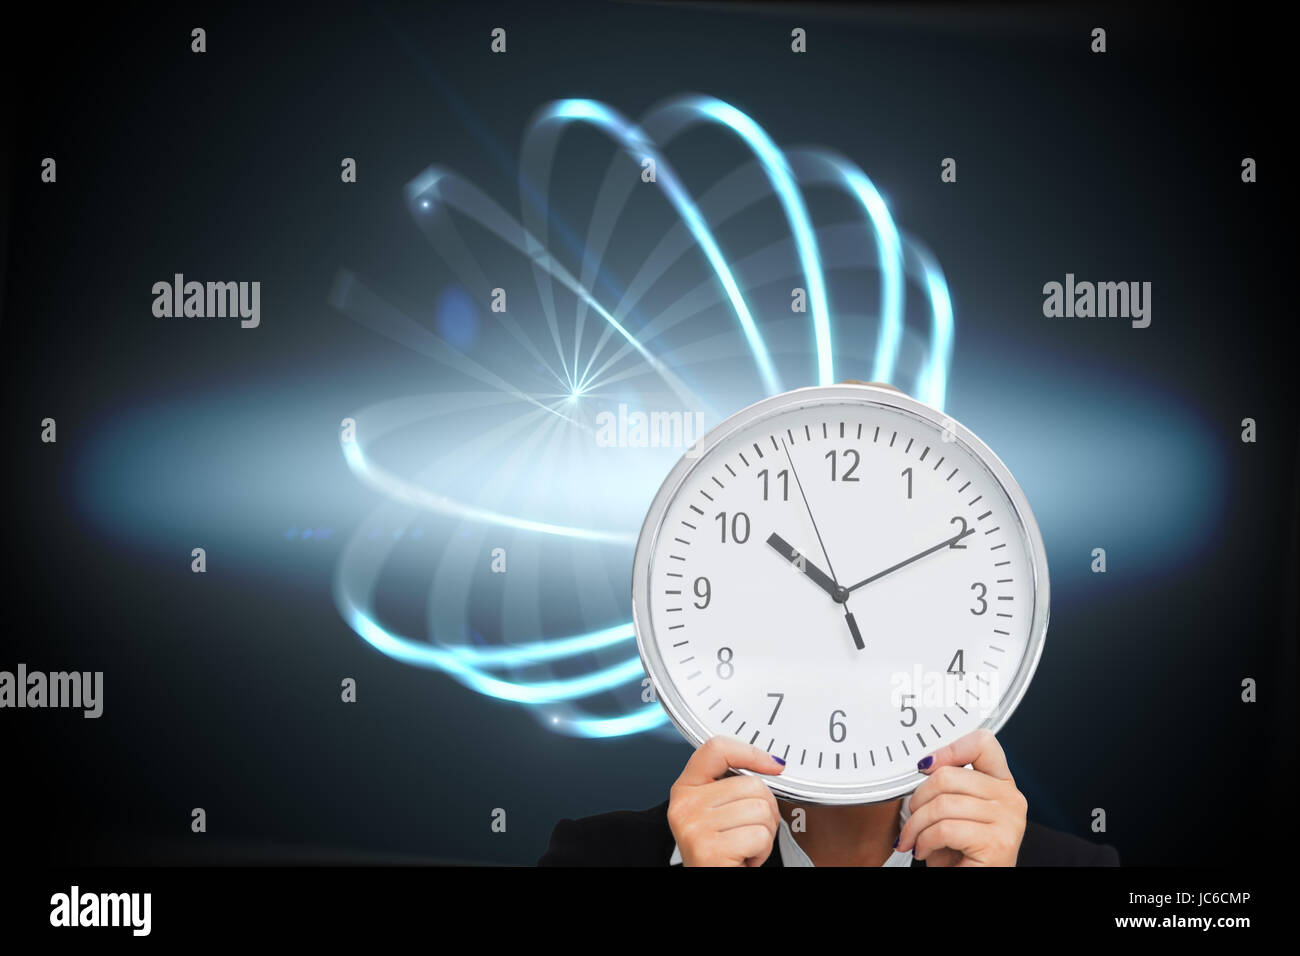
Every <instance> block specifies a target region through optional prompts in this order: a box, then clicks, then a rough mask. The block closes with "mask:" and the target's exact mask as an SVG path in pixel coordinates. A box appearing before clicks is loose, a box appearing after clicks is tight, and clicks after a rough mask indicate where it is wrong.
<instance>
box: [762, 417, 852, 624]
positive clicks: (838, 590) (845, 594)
mask: <svg viewBox="0 0 1300 956" xmlns="http://www.w3.org/2000/svg"><path fill="white" fill-rule="evenodd" d="M781 448H782V449H783V450H784V451H785V460H786V461H788V462H789V463H790V474H792V475H794V483H795V486H796V487H797V488H798V489H799V497H800V498H802V499H803V506H804V509H805V510H806V511H807V512H808V520H809V521H811V522H812V526H813V534H815V535H817V543H818V544H819V545H820V546H821V549H822V557H823V558H825V559H826V569H827V570H828V571H830V573H831V581H832V582H833V583H834V584H835V593H834V594H833V595H831V598H832V600H834V601H835V602H836V603H838V604H843V605H844V622H845V623H846V624H847V625H848V626H849V635H850V636H851V637H852V638H853V644H854V646H855V647H857V649H858V650H862V649H864V648H865V647H866V646H867V645H866V642H864V641H863V640H862V632H861V631H860V630H858V622H857V619H856V618H854V616H853V612H852V611H850V610H849V603H848V602H849V591H848V589H847V588H843V587H841V586H840V579H839V578H837V577H836V576H835V565H833V564H831V556H830V555H829V554H828V553H827V552H826V542H825V541H823V540H822V533H821V531H819V530H818V528H817V519H816V518H814V517H813V513H812V505H810V504H808V496H807V495H806V494H804V490H803V482H802V481H800V480H799V471H798V469H796V468H795V466H794V459H793V458H792V457H790V447H789V446H788V445H786V443H785V439H784V438H782V439H781Z"/></svg>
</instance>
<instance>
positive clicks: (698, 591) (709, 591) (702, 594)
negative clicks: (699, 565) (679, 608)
mask: <svg viewBox="0 0 1300 956" xmlns="http://www.w3.org/2000/svg"><path fill="white" fill-rule="evenodd" d="M701 584H703V585H704V587H703V588H701V587H700V585H701ZM695 596H696V597H697V598H699V599H700V601H703V602H704V603H703V604H701V603H700V601H694V602H692V603H694V605H695V606H696V607H698V608H699V609H700V610H701V611H703V610H704V609H705V608H706V607H708V606H709V601H710V600H711V599H712V597H713V586H712V585H710V584H709V579H708V578H703V577H701V578H696V579H695Z"/></svg>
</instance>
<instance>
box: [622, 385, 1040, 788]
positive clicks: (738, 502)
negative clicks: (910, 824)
mask: <svg viewBox="0 0 1300 956" xmlns="http://www.w3.org/2000/svg"><path fill="white" fill-rule="evenodd" d="M1048 602H1049V588H1048V575H1047V561H1046V555H1045V553H1044V551H1043V542H1042V538H1041V536H1040V534H1039V531H1038V525H1037V523H1036V522H1035V520H1034V516H1033V513H1032V512H1031V511H1030V508H1029V503H1028V501H1027V500H1026V499H1025V496H1024V493H1023V492H1022V491H1021V489H1020V487H1019V485H1017V483H1016V481H1015V479H1014V478H1013V477H1012V476H1011V473H1010V472H1009V471H1008V470H1007V468H1006V466H1004V465H1003V464H1002V462H1001V461H1000V460H999V459H998V458H997V456H996V455H994V454H993V452H992V451H991V450H990V449H989V448H988V447H987V446H986V445H985V444H984V443H983V442H982V441H980V439H979V438H977V437H976V436H975V435H974V434H973V433H972V432H971V431H970V430H968V429H967V428H965V427H963V426H962V425H960V424H958V423H957V422H955V421H953V420H952V419H951V418H950V417H948V416H947V415H945V414H943V413H942V412H938V411H936V410H934V409H932V408H930V407H929V406H927V405H925V404H923V403H921V402H918V401H916V400H914V399H911V398H909V397H907V396H905V395H902V394H901V393H897V392H894V391H893V390H891V389H886V388H881V387H878V386H871V385H855V384H845V385H835V386H822V387H815V388H804V389H798V390H796V391H792V392H787V393H785V394H782V395H776V396H773V397H771V398H767V399H764V400H763V401H760V402H758V403H757V404H755V405H751V406H750V407H749V408H746V409H744V410H743V411H740V412H738V413H737V414H735V415H733V416H732V417H731V418H729V419H727V420H726V421H724V422H722V423H721V424H720V425H719V426H718V427H717V428H715V429H713V430H712V431H710V432H709V433H708V434H707V435H705V436H704V437H703V438H702V439H701V440H700V441H699V442H698V444H697V445H696V446H695V447H694V448H693V449H691V450H690V451H688V453H687V454H686V455H685V456H684V457H683V458H682V459H681V460H680V461H679V462H678V463H677V465H676V466H675V467H674V468H673V470H672V471H671V472H670V473H669V475H668V477H667V479H665V481H664V483H663V486H662V487H661V488H660V489H659V492H658V494H657V495H656V496H655V498H654V501H653V503H652V504H651V506H650V510H649V513H648V515H647V517H646V520H645V524H644V525H643V527H642V529H641V535H640V538H639V540H638V542H637V548H636V556H635V560H634V564H633V580H632V608H633V622H634V625H635V630H636V639H637V647H638V649H639V651H640V654H641V660H642V662H643V664H644V665H645V669H646V673H647V674H648V675H649V676H650V678H651V681H652V683H653V685H654V688H655V693H656V696H657V698H658V700H659V702H660V704H661V705H662V706H663V707H664V709H665V710H666V711H667V713H668V716H669V717H670V718H671V719H672V721H673V723H674V724H675V725H676V726H677V728H678V729H679V730H680V731H681V733H682V734H683V735H684V736H685V737H686V739H687V740H689V741H690V742H691V743H692V744H694V745H695V746H699V745H701V744H702V743H703V742H704V741H705V740H707V739H709V738H710V737H712V736H715V735H718V734H725V735H729V736H732V737H736V738H738V739H740V740H743V741H745V742H747V743H751V744H754V745H755V746H758V747H762V748H764V749H766V750H768V751H769V752H771V753H772V754H774V755H776V756H778V757H781V758H782V759H784V760H785V761H786V769H785V771H784V772H783V773H782V774H781V775H780V776H779V777H770V778H765V779H766V780H767V782H768V784H769V785H770V786H771V787H772V789H773V790H774V791H775V792H776V793H777V794H778V795H780V796H783V797H786V798H789V799H795V800H806V801H810V802H814V803H825V804H849V803H871V802H876V801H880V800H886V799H890V798H893V797H896V796H899V795H901V794H904V793H908V792H910V791H911V790H913V789H915V787H916V786H917V785H918V784H919V783H920V782H921V780H922V779H923V777H922V775H921V774H920V773H919V772H918V771H917V769H916V762H917V760H918V759H920V758H921V757H922V756H924V755H925V754H928V753H930V752H931V751H933V750H934V749H936V748H937V747H940V746H942V745H943V744H945V743H947V742H949V741H952V740H955V739H956V738H957V737H960V736H962V735H964V734H966V733H969V732H970V731H972V730H975V729H977V728H979V727H987V728H989V729H990V730H993V731H997V730H998V729H999V728H1000V727H1001V726H1002V725H1003V724H1004V723H1005V722H1006V720H1007V718H1008V717H1009V716H1010V715H1011V713H1012V711H1013V710H1014V709H1015V707H1016V705H1017V704H1018V703H1019V702H1020V699H1021V698H1022V696H1023V695H1024V693H1025V690H1026V689H1027V687H1028V685H1029V682H1030V679H1031V678H1032V676H1033V672H1034V668H1035V667H1036V666H1037V663H1038V658H1039V656H1040V654H1041V653H1042V649H1043V643H1044V639H1045V636H1046V632H1047V620H1048Z"/></svg>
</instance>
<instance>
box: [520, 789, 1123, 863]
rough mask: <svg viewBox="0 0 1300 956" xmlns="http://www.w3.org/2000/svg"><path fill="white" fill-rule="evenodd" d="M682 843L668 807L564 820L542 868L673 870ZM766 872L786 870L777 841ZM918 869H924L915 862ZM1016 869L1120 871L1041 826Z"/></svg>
mask: <svg viewBox="0 0 1300 956" xmlns="http://www.w3.org/2000/svg"><path fill="white" fill-rule="evenodd" d="M676 844H677V841H676V840H675V839H674V838H673V831H672V829H671V828H670V827H669V826H668V801H667V800H665V801H664V802H663V803H661V804H659V805H658V806H657V807H650V808H649V809H648V810H618V811H616V812H614V813H600V814H597V815H596V816H592V817H583V818H582V819H580V820H561V821H560V822H559V823H558V824H556V826H555V831H554V832H553V833H552V834H551V845H550V846H549V847H548V848H547V850H546V853H545V854H544V855H543V856H542V858H541V859H540V860H538V861H537V865H538V866H668V865H669V864H668V861H669V859H671V858H672V855H673V847H674V846H676ZM763 865H764V866H782V865H783V864H782V862H781V852H780V849H779V847H778V845H777V843H776V841H775V840H774V841H773V842H772V854H771V856H769V857H768V858H767V860H766V861H765V862H764V863H763ZM912 865H913V866H925V862H924V861H923V860H913V861H912ZM1016 866H1119V853H1117V852H1116V850H1115V848H1114V847H1112V846H1105V845H1101V844H1097V843H1089V842H1088V841H1087V840H1081V839H1079V837H1076V836H1071V835H1070V834H1068V833H1062V832H1060V831H1059V830H1052V829H1050V828H1048V827H1045V826H1040V825H1039V824H1037V823H1029V824H1027V825H1026V826H1025V836H1024V839H1023V840H1021V842H1020V855H1019V857H1018V858H1017V860H1016Z"/></svg>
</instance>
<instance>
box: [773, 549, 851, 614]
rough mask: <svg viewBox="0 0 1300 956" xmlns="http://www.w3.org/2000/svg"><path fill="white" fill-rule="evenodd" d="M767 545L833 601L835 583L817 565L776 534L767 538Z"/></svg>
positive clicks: (836, 588) (835, 590) (835, 588)
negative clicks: (795, 566)
mask: <svg viewBox="0 0 1300 956" xmlns="http://www.w3.org/2000/svg"><path fill="white" fill-rule="evenodd" d="M767 543H768V544H769V545H771V546H772V550H773V551H775V552H776V553H777V554H779V555H780V556H781V557H783V558H785V559H786V560H787V561H789V562H790V563H791V564H794V565H797V566H798V567H799V568H800V569H801V570H802V571H803V573H804V574H805V575H807V576H808V577H809V578H811V579H812V582H813V583H814V584H816V585H817V586H818V587H819V588H821V589H822V590H823V591H825V592H826V593H827V594H828V595H830V597H831V599H832V600H834V599H835V595H836V592H837V591H838V590H839V588H838V587H837V586H836V584H835V582H834V581H832V580H831V578H830V577H829V576H828V575H827V574H826V572H825V571H823V570H822V569H821V568H819V567H817V565H815V564H813V563H812V562H811V561H809V560H808V558H807V557H806V556H804V555H803V554H802V553H800V551H799V549H798V548H796V547H794V546H793V545H791V544H790V542H788V541H786V540H785V538H783V537H781V536H780V535H779V534H777V533H776V532H773V533H772V534H771V535H769V536H768V539H767Z"/></svg>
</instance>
